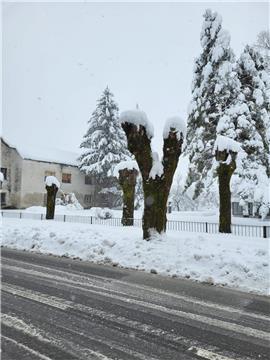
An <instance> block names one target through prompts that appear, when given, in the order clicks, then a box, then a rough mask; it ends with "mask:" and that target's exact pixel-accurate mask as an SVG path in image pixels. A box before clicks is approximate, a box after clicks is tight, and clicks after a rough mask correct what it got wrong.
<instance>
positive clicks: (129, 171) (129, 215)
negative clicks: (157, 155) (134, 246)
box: [114, 160, 139, 226]
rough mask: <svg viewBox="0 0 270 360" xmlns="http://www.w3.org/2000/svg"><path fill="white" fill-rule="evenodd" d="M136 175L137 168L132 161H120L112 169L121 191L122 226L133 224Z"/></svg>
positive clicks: (137, 172)
mask: <svg viewBox="0 0 270 360" xmlns="http://www.w3.org/2000/svg"><path fill="white" fill-rule="evenodd" d="M138 174H139V168H138V165H137V163H136V161H134V160H130V161H122V162H121V163H119V164H118V165H116V167H115V169H114V176H115V177H117V178H118V181H119V184H120V186H121V187H122V190H123V214H122V224H123V225H124V226H131V225H133V224H134V205H135V204H134V202H135V187H136V180H137V176H138Z"/></svg>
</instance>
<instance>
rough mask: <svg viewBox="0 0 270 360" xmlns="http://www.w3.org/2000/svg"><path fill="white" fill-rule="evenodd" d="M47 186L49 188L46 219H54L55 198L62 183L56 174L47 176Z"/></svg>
mask: <svg viewBox="0 0 270 360" xmlns="http://www.w3.org/2000/svg"><path fill="white" fill-rule="evenodd" d="M45 187H46V190H47V204H46V219H47V220H51V219H54V212H55V198H56V194H57V191H58V189H59V188H60V183H59V181H58V180H57V179H56V177H54V176H47V177H46V179H45Z"/></svg>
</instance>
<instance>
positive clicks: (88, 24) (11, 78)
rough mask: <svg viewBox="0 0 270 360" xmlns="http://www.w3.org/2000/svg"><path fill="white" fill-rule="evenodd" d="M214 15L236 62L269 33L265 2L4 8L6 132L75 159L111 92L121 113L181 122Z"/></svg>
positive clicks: (158, 130) (158, 124)
mask: <svg viewBox="0 0 270 360" xmlns="http://www.w3.org/2000/svg"><path fill="white" fill-rule="evenodd" d="M206 8H211V9H213V10H216V11H218V12H219V13H220V14H221V15H222V18H223V27H224V28H225V29H227V30H229V32H230V34H231V44H232V47H233V49H234V51H235V53H236V55H239V54H240V52H241V51H242V50H243V47H244V46H245V44H246V43H254V41H255V40H256V36H257V34H258V32H259V31H261V30H263V29H266V28H267V26H268V21H269V18H268V4H267V3H266V2H265V3H258V2H256V3H250V2H249V3H201V2H200V3H191V2H189V3H6V4H4V5H3V11H2V24H3V32H2V33H3V134H4V136H5V137H6V138H7V140H9V141H10V142H11V143H13V144H15V145H23V144H25V143H26V142H27V143H31V144H33V145H35V144H40V145H42V146H46V144H48V146H50V147H58V148H62V149H68V150H71V151H74V150H75V151H76V149H77V147H78V146H79V144H80V142H81V140H82V136H83V135H84V133H85V131H86V129H87V120H88V119H89V117H90V115H91V113H92V111H93V110H94V108H95V104H96V100H97V98H98V97H99V96H100V94H101V92H102V91H103V89H104V88H105V87H106V85H108V86H109V87H110V88H111V90H112V92H113V93H114V94H115V99H116V101H117V102H118V104H119V107H120V110H121V111H123V110H126V109H129V108H135V105H136V103H138V104H139V105H140V108H142V109H143V110H145V111H146V113H147V114H148V117H149V119H150V120H151V121H152V122H153V124H154V126H155V134H156V139H155V142H154V144H155V146H156V148H157V147H161V134H162V128H163V123H164V122H165V120H166V118H167V117H169V116H171V115H180V116H182V117H186V110H187V106H188V102H189V100H190V87H191V80H192V69H193V63H194V58H195V57H196V56H198V55H199V53H200V51H201V48H200V42H199V37H200V30H201V24H202V14H203V12H204V10H205V9H206Z"/></svg>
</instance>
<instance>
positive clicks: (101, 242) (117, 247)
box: [2, 218, 270, 294]
mask: <svg viewBox="0 0 270 360" xmlns="http://www.w3.org/2000/svg"><path fill="white" fill-rule="evenodd" d="M269 243H270V239H261V238H256V239H253V238H248V237H245V238H243V237H239V236H237V237H235V236H233V235H224V234H215V235H210V234H196V233H185V232H168V233H167V235H165V236H163V237H161V236H159V237H154V238H153V239H152V240H151V241H149V242H146V241H144V240H142V231H141V229H139V228H121V227H118V228H114V227H110V228H109V231H108V227H104V226H102V225H86V224H74V223H73V224H72V223H62V222H57V221H46V220H44V221H42V222H41V221H37V220H25V219H23V220H18V219H8V218H3V240H2V244H3V246H8V247H11V248H15V249H20V250H28V251H34V252H40V253H45V254H53V255H58V256H68V257H71V258H80V259H83V260H88V261H92V262H96V263H105V264H106V263H108V264H112V265H114V266H122V267H127V268H134V269H140V270H145V271H148V272H149V271H152V272H157V273H158V274H161V275H167V276H176V277H183V278H188V279H192V280H196V281H201V282H207V283H210V284H216V285H222V286H228V287H234V288H237V289H240V290H243V291H251V292H256V293H259V294H269V245H270V244H269Z"/></svg>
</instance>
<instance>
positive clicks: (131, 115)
mask: <svg viewBox="0 0 270 360" xmlns="http://www.w3.org/2000/svg"><path fill="white" fill-rule="evenodd" d="M119 120H120V122H121V123H122V124H123V123H130V124H133V125H136V126H137V127H138V128H139V126H140V125H141V126H144V127H145V130H146V133H147V136H148V138H149V139H151V138H152V137H153V136H154V127H153V125H152V124H151V123H150V121H149V120H148V118H147V115H146V113H145V112H144V111H141V110H138V109H136V110H127V111H124V112H122V113H121V115H120V118H119Z"/></svg>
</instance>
